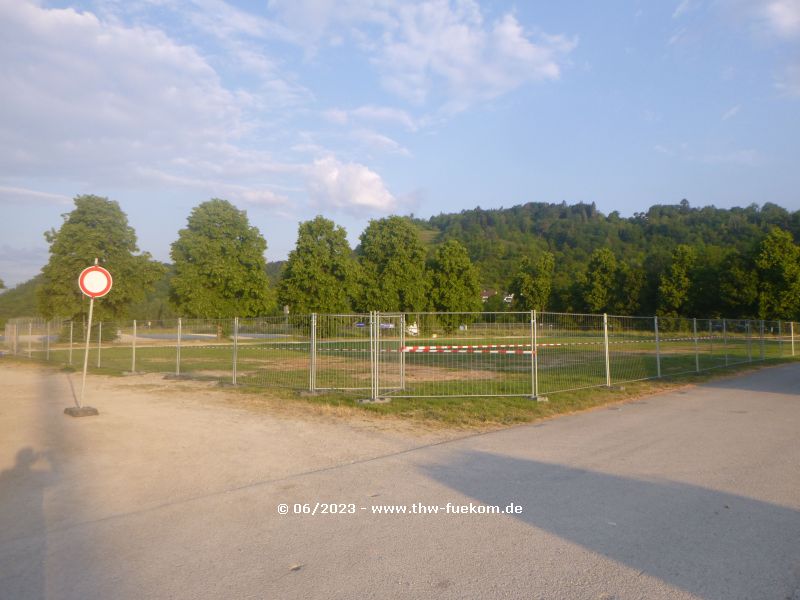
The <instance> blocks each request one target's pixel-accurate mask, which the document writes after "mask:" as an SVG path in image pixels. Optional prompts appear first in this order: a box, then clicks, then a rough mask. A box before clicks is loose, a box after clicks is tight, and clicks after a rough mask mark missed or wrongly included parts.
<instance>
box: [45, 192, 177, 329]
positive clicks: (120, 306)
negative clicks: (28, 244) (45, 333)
mask: <svg viewBox="0 0 800 600" xmlns="http://www.w3.org/2000/svg"><path fill="white" fill-rule="evenodd" d="M62 216H63V219H64V223H63V224H62V225H61V227H60V228H59V229H58V231H56V230H55V229H51V230H50V231H48V232H46V233H45V239H46V240H47V241H48V243H49V244H50V259H49V261H48V262H47V264H46V265H45V266H44V267H43V268H42V281H41V283H40V285H39V287H38V288H37V293H36V297H37V303H38V307H39V312H40V313H41V314H42V315H44V316H46V317H66V318H77V317H79V316H80V315H81V314H82V313H84V312H86V311H87V310H88V301H87V299H86V297H85V296H84V295H83V294H82V293H81V291H80V288H79V287H78V276H79V275H80V273H81V271H82V270H83V269H85V268H86V267H88V266H90V265H93V264H94V260H95V258H97V259H98V261H99V264H100V265H101V266H103V267H105V268H106V269H108V270H109V272H110V273H111V275H112V277H113V278H114V287H113V289H112V290H111V292H110V293H109V294H108V295H107V296H105V297H103V298H102V299H101V300H99V301H98V302H96V303H95V309H94V310H95V316H96V318H97V319H98V320H100V319H116V318H123V317H127V316H128V312H129V308H130V306H131V304H132V303H134V302H138V301H141V300H142V299H143V298H144V296H145V294H146V292H147V291H148V290H150V289H152V287H153V284H154V282H155V281H157V280H158V279H159V277H161V275H162V274H163V273H164V267H163V265H161V264H159V263H157V262H155V261H153V260H151V258H150V255H149V254H148V253H146V252H144V253H141V254H137V253H138V252H139V249H138V248H137V246H136V233H135V232H134V230H133V228H132V227H131V226H130V225H128V217H127V216H126V215H125V213H124V212H122V209H120V207H119V204H117V202H115V201H113V200H109V199H108V198H102V197H99V196H91V195H85V196H77V197H76V198H75V208H74V209H73V210H72V211H71V212H69V213H66V214H64V215H62Z"/></svg>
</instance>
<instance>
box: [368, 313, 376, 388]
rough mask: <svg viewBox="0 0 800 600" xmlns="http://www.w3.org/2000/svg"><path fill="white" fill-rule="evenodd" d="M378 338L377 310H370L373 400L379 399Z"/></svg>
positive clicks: (370, 370)
mask: <svg viewBox="0 0 800 600" xmlns="http://www.w3.org/2000/svg"><path fill="white" fill-rule="evenodd" d="M376 344H377V339H376V336H375V311H372V310H371V311H369V374H370V388H371V390H370V395H371V397H372V399H373V400H377V399H378V390H377V377H378V375H377V365H376V363H375V354H376V352H375V346H376Z"/></svg>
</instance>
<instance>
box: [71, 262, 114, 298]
mask: <svg viewBox="0 0 800 600" xmlns="http://www.w3.org/2000/svg"><path fill="white" fill-rule="evenodd" d="M112 283H113V281H112V279H111V273H109V272H108V271H106V270H105V269H104V268H103V267H98V266H97V265H94V266H91V267H87V268H86V269H84V270H83V271H81V276H80V277H78V285H79V286H80V287H81V291H82V292H83V293H84V294H86V295H87V296H89V297H90V298H101V297H103V296H105V295H106V294H107V293H108V292H109V291H110V290H111V285H112Z"/></svg>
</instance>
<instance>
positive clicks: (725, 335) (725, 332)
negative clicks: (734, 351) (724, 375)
mask: <svg viewBox="0 0 800 600" xmlns="http://www.w3.org/2000/svg"><path fill="white" fill-rule="evenodd" d="M722 345H723V346H724V347H725V366H726V367H727V366H728V325H727V322H726V320H725V319H722Z"/></svg>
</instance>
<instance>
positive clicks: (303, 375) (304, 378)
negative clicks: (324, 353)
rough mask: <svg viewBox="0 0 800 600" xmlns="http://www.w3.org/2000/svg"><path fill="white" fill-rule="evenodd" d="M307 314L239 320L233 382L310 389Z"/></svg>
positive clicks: (309, 336) (309, 350) (309, 325)
mask: <svg viewBox="0 0 800 600" xmlns="http://www.w3.org/2000/svg"><path fill="white" fill-rule="evenodd" d="M311 322H312V318H311V316H310V315H284V316H279V317H259V318H252V319H239V330H238V339H237V361H236V364H237V375H236V383H237V384H244V385H253V386H263V387H277V388H290V389H296V390H308V389H310V387H311V385H310V370H311V329H312V328H311Z"/></svg>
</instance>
